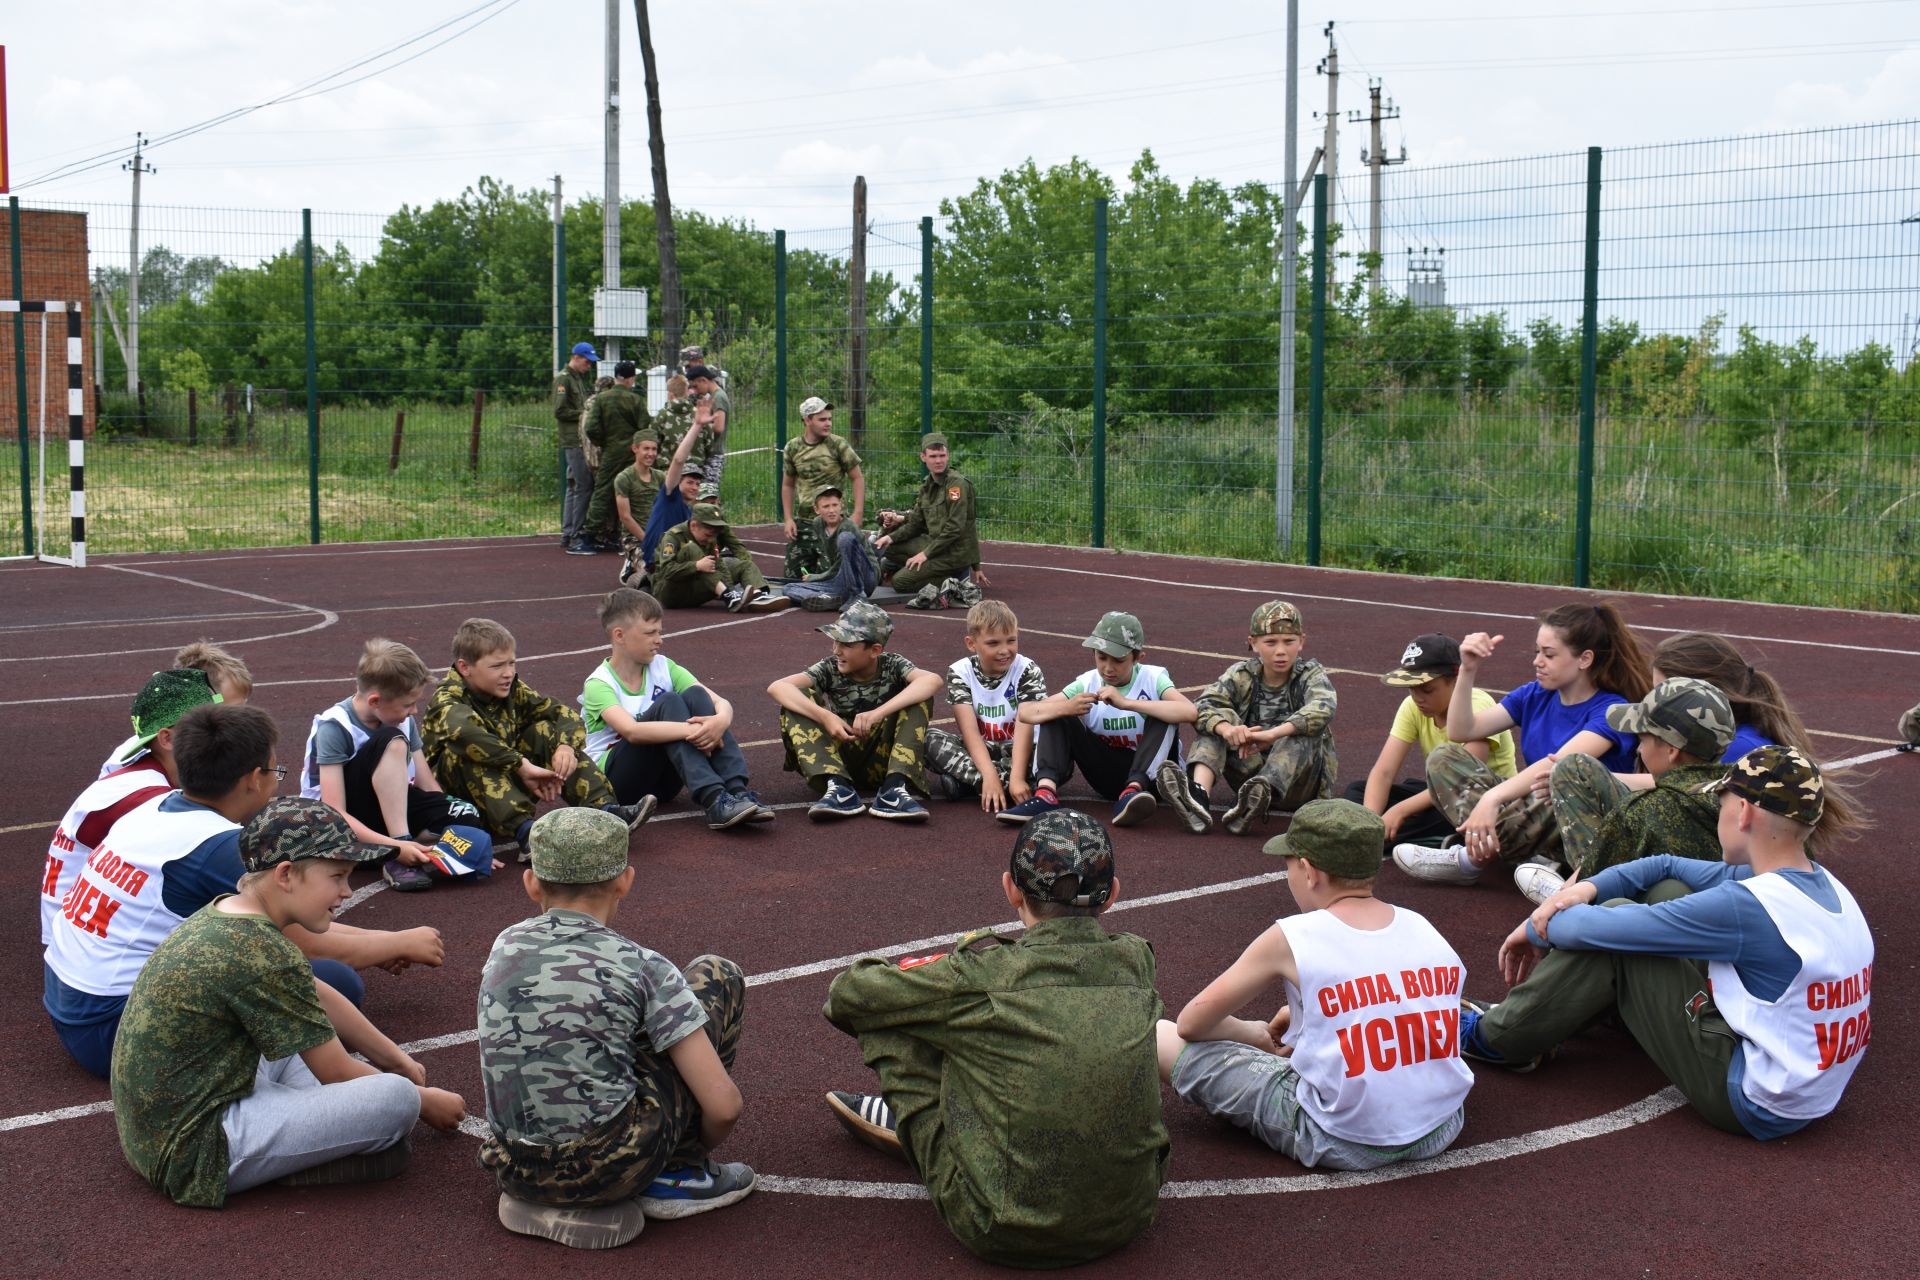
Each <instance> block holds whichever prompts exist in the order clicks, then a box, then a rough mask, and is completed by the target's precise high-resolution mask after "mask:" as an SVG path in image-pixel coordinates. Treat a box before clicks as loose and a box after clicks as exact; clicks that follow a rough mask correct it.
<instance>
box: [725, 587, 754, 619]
mask: <svg viewBox="0 0 1920 1280" xmlns="http://www.w3.org/2000/svg"><path fill="white" fill-rule="evenodd" d="M747 591H748V588H746V587H731V588H729V589H728V591H727V593H726V594H725V595H723V596H721V597H720V599H721V601H722V602H724V603H725V604H726V606H727V612H728V613H738V612H740V611H741V610H742V609H744V608H746V607H747Z"/></svg>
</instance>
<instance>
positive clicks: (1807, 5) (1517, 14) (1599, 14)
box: [1340, 0, 1913, 28]
mask: <svg viewBox="0 0 1920 1280" xmlns="http://www.w3.org/2000/svg"><path fill="white" fill-rule="evenodd" d="M1912 3H1913V0H1793V2H1792V3H1782V4H1729V5H1709V6H1705V7H1701V8H1694V9H1581V10H1575V11H1573V12H1569V13H1541V12H1540V11H1539V10H1538V9H1528V10H1517V11H1514V12H1511V13H1450V14H1447V15H1445V16H1442V17H1429V18H1400V17H1394V18H1341V19H1340V25H1341V26H1342V27H1343V28H1344V27H1350V26H1374V27H1377V26H1386V25H1389V24H1391V25H1393V26H1396V27H1404V26H1407V25H1409V24H1411V23H1416V22H1418V23H1431V22H1456V23H1458V22H1551V21H1558V20H1559V19H1561V18H1670V17H1674V16H1676V15H1679V14H1693V13H1765V12H1768V11H1770V10H1775V9H1846V8H1861V7H1864V6H1867V5H1887V4H1912Z"/></svg>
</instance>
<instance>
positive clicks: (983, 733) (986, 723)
mask: <svg viewBox="0 0 1920 1280" xmlns="http://www.w3.org/2000/svg"><path fill="white" fill-rule="evenodd" d="M1032 665H1033V659H1031V658H1029V657H1027V655H1026V654H1024V653H1022V654H1017V655H1015V657H1014V659H1013V665H1012V666H1010V667H1008V668H1007V674H1006V675H1004V676H1002V677H1000V680H999V683H997V684H992V685H986V684H982V683H980V677H979V676H978V675H977V674H976V673H975V671H974V662H973V659H972V658H962V659H960V660H959V661H958V662H956V663H954V664H953V666H952V667H950V668H948V670H949V671H950V672H951V673H952V674H953V675H955V676H958V677H959V678H960V679H961V680H963V681H964V682H965V683H966V686H967V689H968V691H969V692H971V693H972V694H973V716H974V719H975V720H977V721H979V722H980V737H981V738H982V739H983V740H984V741H987V742H1012V741H1013V736H1014V733H1015V732H1016V730H1017V727H1018V725H1019V720H1020V714H1019V712H1020V708H1019V705H1018V704H1017V703H1016V702H1014V700H1013V695H1014V692H1015V691H1016V690H1017V689H1019V687H1020V677H1021V676H1023V675H1025V674H1026V672H1027V668H1028V667H1031V666H1032ZM1032 732H1033V733H1034V734H1035V735H1036V736H1038V734H1039V732H1040V726H1039V725H1034V726H1033V727H1032Z"/></svg>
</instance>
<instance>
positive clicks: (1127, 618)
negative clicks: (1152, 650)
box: [1080, 613, 1147, 658]
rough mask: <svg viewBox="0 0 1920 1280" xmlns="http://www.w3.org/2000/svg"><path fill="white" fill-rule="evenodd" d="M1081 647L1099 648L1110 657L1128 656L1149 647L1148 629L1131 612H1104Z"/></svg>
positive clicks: (1081, 643)
mask: <svg viewBox="0 0 1920 1280" xmlns="http://www.w3.org/2000/svg"><path fill="white" fill-rule="evenodd" d="M1080 647H1081V648H1082V649H1097V650H1099V651H1100V652H1101V653H1104V654H1106V655H1107V656H1108V657H1109V658H1127V657H1131V656H1133V655H1134V654H1136V653H1138V652H1139V651H1140V650H1142V649H1144V648H1146V647H1147V631H1146V628H1145V627H1142V626H1141V625H1140V619H1138V618H1136V617H1134V616H1133V615H1132V614H1130V613H1109V614H1104V615H1102V616H1101V618H1100V621H1098V622H1096V623H1094V625H1093V634H1092V635H1090V636H1088V637H1087V638H1086V639H1085V640H1082V641H1081V642H1080Z"/></svg>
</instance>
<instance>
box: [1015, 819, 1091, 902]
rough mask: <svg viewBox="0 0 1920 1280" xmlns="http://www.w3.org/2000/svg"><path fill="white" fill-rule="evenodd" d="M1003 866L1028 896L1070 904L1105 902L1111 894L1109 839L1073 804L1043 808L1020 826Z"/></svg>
mask: <svg viewBox="0 0 1920 1280" xmlns="http://www.w3.org/2000/svg"><path fill="white" fill-rule="evenodd" d="M1007 869H1008V870H1009V871H1011V872H1012V873H1013V882H1014V884H1016V885H1018V886H1019V887H1020V891H1021V892H1022V893H1024V894H1026V895H1027V896H1028V897H1032V898H1039V899H1041V900H1042V901H1045V902H1058V903H1060V904H1062V905H1063V906H1069V907H1104V906H1105V905H1107V900H1108V899H1109V898H1111V897H1112V896H1113V842H1112V841H1111V840H1109V839H1108V838H1107V833H1106V832H1105V831H1103V830H1101V829H1100V824H1099V823H1097V822H1095V821H1094V820H1093V819H1092V818H1089V817H1088V816H1087V815H1086V814H1084V813H1080V812H1079V811H1077V810H1074V809H1055V810H1054V811H1053V812H1052V813H1043V814H1041V815H1040V816H1039V817H1037V818H1035V819H1034V820H1033V821H1032V822H1029V823H1028V824H1027V825H1026V826H1024V827H1022V828H1020V834H1019V836H1018V837H1017V838H1016V839H1015V840H1014V842H1013V857H1012V859H1011V860H1010V861H1009V862H1008V865H1007Z"/></svg>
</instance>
